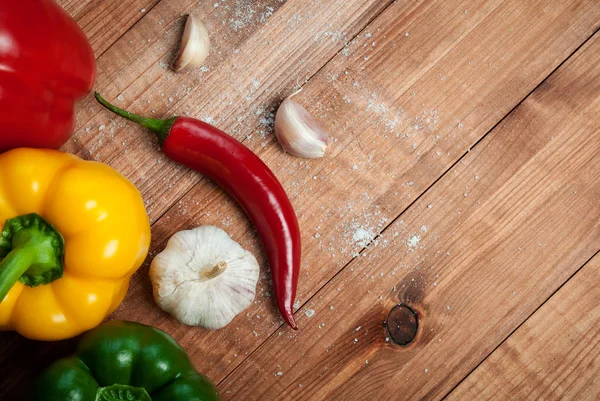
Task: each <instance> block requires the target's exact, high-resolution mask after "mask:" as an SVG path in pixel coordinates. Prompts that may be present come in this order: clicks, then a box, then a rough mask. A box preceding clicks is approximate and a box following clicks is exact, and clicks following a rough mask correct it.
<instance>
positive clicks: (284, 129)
mask: <svg viewBox="0 0 600 401" xmlns="http://www.w3.org/2000/svg"><path fill="white" fill-rule="evenodd" d="M296 93H297V92H296ZM293 96H294V95H291V96H289V97H288V98H287V99H285V100H284V101H283V103H281V106H279V109H278V110H277V115H276V116H275V136H276V137H277V140H278V141H279V144H280V145H281V147H282V148H283V150H285V151H286V152H288V153H290V154H292V155H294V156H299V157H306V158H311V159H314V158H318V157H323V155H324V154H325V150H326V149H327V145H328V144H329V136H328V135H327V134H326V133H325V131H323V129H322V128H321V127H320V126H319V124H318V123H317V121H316V120H315V119H314V118H313V116H311V115H310V113H309V112H308V111H307V110H306V109H305V108H304V107H302V105H301V104H299V103H297V102H296V101H294V100H293V99H292V97H293Z"/></svg>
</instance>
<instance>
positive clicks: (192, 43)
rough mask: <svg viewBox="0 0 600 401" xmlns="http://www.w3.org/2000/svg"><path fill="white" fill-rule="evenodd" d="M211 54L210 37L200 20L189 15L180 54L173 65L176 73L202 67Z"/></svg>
mask: <svg viewBox="0 0 600 401" xmlns="http://www.w3.org/2000/svg"><path fill="white" fill-rule="evenodd" d="M209 53H210V36H209V33H208V29H206V26H204V24H203V23H202V21H200V20H199V19H198V18H196V17H194V16H193V15H191V14H190V15H188V18H187V21H186V22H185V28H184V30H183V36H182V37H181V44H180V45H179V54H178V55H177V59H176V60H175V64H174V65H173V69H174V70H175V71H176V72H179V71H182V70H184V69H187V68H194V67H200V66H201V65H202V64H203V63H204V61H205V60H206V58H207V57H208V54H209Z"/></svg>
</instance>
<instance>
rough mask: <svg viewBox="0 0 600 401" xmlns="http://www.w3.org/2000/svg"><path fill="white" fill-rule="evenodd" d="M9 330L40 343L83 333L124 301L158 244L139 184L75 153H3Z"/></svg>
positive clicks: (0, 267) (2, 269) (1, 245)
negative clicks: (154, 244) (152, 245)
mask: <svg viewBox="0 0 600 401" xmlns="http://www.w3.org/2000/svg"><path fill="white" fill-rule="evenodd" d="M0 230H1V234H0V260H2V262H1V263H0V330H16V331H17V332H19V333H20V334H22V335H23V336H25V337H28V338H31V339H36V340H60V339H65V338H69V337H73V336H76V335H78V334H80V333H82V332H84V331H86V330H89V329H91V328H93V327H95V326H97V325H98V324H100V323H101V322H102V321H103V320H104V318H105V317H106V316H108V315H109V314H110V313H112V312H113V311H114V310H115V309H116V307H117V306H119V304H120V303H121V302H122V301H123V298H124V297H125V293H126V292H127V288H128V286H129V279H130V277H131V275H132V274H133V273H134V272H135V271H136V270H137V269H138V268H139V266H140V265H141V264H142V262H143V261H144V259H145V257H146V255H147V253H148V248H149V245H150V222H149V219H148V215H147V213H146V209H145V207H144V203H143V200H142V197H141V195H140V193H139V192H138V190H137V189H136V188H135V186H134V185H133V184H131V183H130V182H129V181H128V180H127V179H126V178H125V177H123V176H122V175H121V174H119V173H118V172H117V171H115V170H113V169H112V168H110V167H108V166H106V165H104V164H101V163H97V162H89V161H83V160H81V159H79V158H77V157H75V156H73V155H70V154H67V153H63V152H59V151H54V150H45V149H44V150H42V149H25V148H22V149H15V150H11V151H9V152H6V153H4V154H1V155H0Z"/></svg>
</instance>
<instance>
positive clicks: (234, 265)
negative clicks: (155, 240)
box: [150, 226, 259, 329]
mask: <svg viewBox="0 0 600 401" xmlns="http://www.w3.org/2000/svg"><path fill="white" fill-rule="evenodd" d="M258 275H259V266H258V262H257V261H256V258H254V256H253V255H252V254H251V253H250V252H248V251H246V250H245V249H244V248H242V247H241V246H240V245H239V244H238V243H236V242H235V241H234V240H232V239H231V237H229V235H227V233H226V232H225V231H223V230H221V229H220V228H217V227H212V226H204V227H197V228H194V229H193V230H185V231H180V232H178V233H176V234H175V235H173V236H172V237H171V239H170V240H169V242H168V243H167V246H166V248H165V250H164V251H162V252H161V253H159V254H158V255H156V257H155V258H154V260H153V261H152V264H151V266H150V279H151V280H152V287H153V292H154V300H155V301H156V303H157V305H158V306H159V307H160V308H161V309H163V310H164V311H166V312H167V313H169V314H171V315H172V316H173V317H174V318H175V319H177V320H178V321H179V322H181V323H184V324H187V325H190V326H203V327H206V328H208V329H220V328H222V327H225V326H226V325H227V324H229V323H230V322H231V321H232V320H233V318H234V317H235V316H236V315H237V314H239V313H240V312H242V311H243V310H245V309H246V308H247V307H248V306H250V304H251V303H252V301H253V300H254V297H255V295H256V284H257V282H258Z"/></svg>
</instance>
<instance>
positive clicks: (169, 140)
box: [95, 93, 300, 330]
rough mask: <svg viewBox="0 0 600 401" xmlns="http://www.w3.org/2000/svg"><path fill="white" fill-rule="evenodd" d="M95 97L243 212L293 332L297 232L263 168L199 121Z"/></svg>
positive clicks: (282, 196)
mask: <svg viewBox="0 0 600 401" xmlns="http://www.w3.org/2000/svg"><path fill="white" fill-rule="evenodd" d="M95 96H96V99H97V100H98V101H99V102H100V103H101V104H102V105H103V106H104V107H106V108H107V109H109V110H110V111H112V112H114V113H116V114H118V115H120V116H122V117H125V118H127V119H128V120H131V121H134V122H136V123H138V124H140V125H142V126H143V127H146V128H148V129H150V130H151V131H152V132H154V133H155V134H156V136H157V137H158V139H159V141H160V143H161V146H162V150H163V152H164V153H165V154H166V155H167V156H168V157H169V158H170V159H171V160H173V161H175V162H177V163H180V164H183V165H184V166H186V167H189V168H191V169H193V170H196V171H198V172H200V173H202V174H204V175H205V176H206V177H208V178H210V179H211V180H213V181H215V182H216V183H217V184H218V185H219V186H221V187H222V188H223V189H224V190H225V191H227V192H228V193H229V194H230V195H231V196H232V197H233V198H234V199H235V200H237V202H238V203H239V204H240V205H241V206H242V207H243V208H244V210H245V211H246V213H247V214H248V216H249V217H250V219H251V220H252V222H253V223H254V225H255V226H256V229H257V231H258V234H259V235H260V238H261V240H262V242H263V245H264V247H265V251H266V253H267V258H268V259H269V265H270V266H271V276H272V277H273V289H274V291H275V299H276V301H277V306H278V307H279V311H280V312H281V314H282V316H283V319H284V320H285V321H286V322H287V323H288V324H289V325H290V327H292V328H293V329H294V330H296V329H297V328H298V327H297V326H296V322H295V321H294V299H295V297H296V287H297V285H298V274H299V271H300V228H299V227H298V219H297V218H296V213H295V212H294V208H293V207H292V203H291V202H290V200H289V198H288V197H287V195H286V193H285V190H284V189H283V187H282V186H281V183H280V182H279V181H278V180H277V178H276V177H275V175H274V174H273V172H272V171H271V170H270V169H269V168H268V167H267V165H266V164H265V163H263V161H262V160H261V159H260V158H259V157H258V156H256V155H255V154H254V153H253V152H252V151H251V150H250V149H248V148H247V147H246V146H244V145H243V144H242V143H241V142H239V141H237V140H236V139H235V138H233V137H231V136H229V135H227V134H226V133H224V132H223V131H221V130H219V129H218V128H215V127H213V126H212V125H210V124H207V123H205V122H203V121H200V120H196V119H194V118H189V117H173V118H169V119H167V120H155V119H151V118H143V117H140V116H137V115H135V114H131V113H129V112H127V111H125V110H122V109H120V108H118V107H116V106H113V105H112V104H110V103H108V102H107V101H106V100H104V99H103V98H102V97H101V96H100V95H99V94H98V93H96V94H95Z"/></svg>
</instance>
